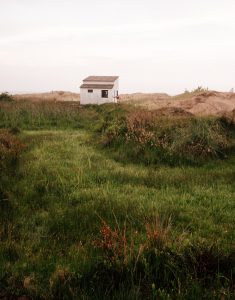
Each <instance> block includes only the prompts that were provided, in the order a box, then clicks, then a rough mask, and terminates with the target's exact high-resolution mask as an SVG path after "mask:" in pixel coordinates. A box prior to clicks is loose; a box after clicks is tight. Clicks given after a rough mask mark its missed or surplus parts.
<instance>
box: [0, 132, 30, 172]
mask: <svg viewBox="0 0 235 300" xmlns="http://www.w3.org/2000/svg"><path fill="white" fill-rule="evenodd" d="M24 147H25V146H24V144H23V143H22V142H21V141H20V139H19V138H18V137H16V136H14V135H13V134H11V133H10V132H9V131H7V130H3V129H2V130H0V170H1V172H0V175H1V173H2V174H3V172H5V171H6V170H9V169H11V168H12V167H13V168H14V167H15V166H16V164H17V162H18V158H19V155H20V154H21V152H22V150H23V149H24Z"/></svg>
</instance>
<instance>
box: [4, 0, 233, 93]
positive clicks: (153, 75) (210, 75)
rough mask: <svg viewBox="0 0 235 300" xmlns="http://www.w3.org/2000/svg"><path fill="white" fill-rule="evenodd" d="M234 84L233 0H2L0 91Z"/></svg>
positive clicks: (170, 89)
mask: <svg viewBox="0 0 235 300" xmlns="http://www.w3.org/2000/svg"><path fill="white" fill-rule="evenodd" d="M88 75H119V76H120V92H138V91H142V92H168V93H170V94H175V93H179V92H183V91H184V89H185V88H187V89H193V88H195V87H197V86H199V85H202V86H205V87H209V88H211V89H217V90H225V91H227V90H229V89H231V88H232V87H234V88H235V0H223V1H222V0H177V1H175V0H145V1H144V0H99V1H98V0H89V1H85V0H83V1H82V0H66V1H65V0H40V1H39V0H0V91H10V92H12V91H35V92H36V91H50V90H70V91H75V92H79V86H80V84H81V81H82V79H83V78H84V77H86V76H88Z"/></svg>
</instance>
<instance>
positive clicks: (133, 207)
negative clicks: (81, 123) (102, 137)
mask: <svg viewBox="0 0 235 300" xmlns="http://www.w3.org/2000/svg"><path fill="white" fill-rule="evenodd" d="M23 139H24V141H25V143H26V145H27V150H26V152H25V153H24V155H23V158H22V161H21V165H20V172H19V174H18V175H17V178H16V179H15V181H14V182H12V185H13V188H12V192H11V195H10V197H11V198H10V200H11V201H10V204H9V207H8V208H7V209H8V218H7V223H8V224H7V226H6V228H7V229H6V230H7V233H6V236H7V238H6V239H5V241H4V242H3V243H2V246H1V250H0V270H1V271H0V275H1V278H5V276H6V275H5V274H14V276H13V275H12V278H11V280H13V283H12V287H14V289H15V286H17V285H19V286H20V287H21V286H22V282H23V289H26V290H27V291H29V293H31V294H37V295H41V296H42V297H45V298H48V297H49V296H48V295H50V294H48V291H47V290H46V289H45V288H44V287H45V286H48V283H49V282H50V284H49V286H53V282H54V281H53V280H54V278H56V276H57V277H58V276H59V275H58V274H59V272H60V270H61V269H63V270H64V271H63V272H65V273H66V272H67V271H66V270H69V271H68V272H72V273H73V272H74V273H78V274H82V273H83V271H84V270H86V269H87V268H89V265H92V264H93V263H94V261H96V259H97V257H96V256H95V254H94V250H93V247H92V242H93V241H94V240H95V238H96V237H97V235H98V234H99V226H100V224H101V219H102V220H105V221H106V222H107V223H108V224H111V225H113V226H115V224H117V223H118V224H119V226H123V224H124V223H127V224H128V225H127V228H128V232H138V233H139V240H140V243H141V239H142V233H143V235H144V233H145V227H144V224H145V223H146V222H147V221H149V220H153V219H154V218H156V216H157V217H158V216H159V217H160V218H161V219H162V220H170V223H171V234H172V236H173V239H179V240H182V243H184V244H190V243H193V242H198V241H200V242H202V241H204V242H205V243H208V244H209V243H212V242H213V243H214V242H215V243H217V244H218V245H219V247H220V248H223V249H224V250H225V251H226V250H228V251H231V247H232V242H233V241H234V237H235V236H234V225H235V224H234V220H235V209H234V199H235V186H234V182H235V173H234V170H235V158H234V157H232V158H230V159H229V160H227V161H223V162H219V161H218V162H214V163H210V164H207V165H206V166H204V167H184V168H180V167H175V168H172V167H166V166H155V167H149V166H143V165H137V164H126V163H123V162H120V161H119V162H118V161H115V160H114V159H112V153H109V155H107V152H105V151H108V150H105V151H102V152H101V151H99V150H97V149H96V148H94V146H93V145H92V144H91V143H90V137H89V134H88V133H86V132H85V131H82V130H77V131H69V130H67V131H53V130H51V131H26V132H24V133H23ZM61 276H62V275H61ZM64 276H65V275H64ZM27 278H28V284H27V282H25V280H26V279H27ZM26 281H27V280H26ZM20 282H21V283H20ZM4 284H6V285H9V282H8V283H6V282H5V283H3V284H2V286H4ZM51 293H52V291H51ZM84 299H85V298H84Z"/></svg>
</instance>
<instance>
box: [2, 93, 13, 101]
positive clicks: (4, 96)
mask: <svg viewBox="0 0 235 300" xmlns="http://www.w3.org/2000/svg"><path fill="white" fill-rule="evenodd" d="M13 101H14V99H13V97H12V96H11V95H10V94H8V93H2V94H0V102H13Z"/></svg>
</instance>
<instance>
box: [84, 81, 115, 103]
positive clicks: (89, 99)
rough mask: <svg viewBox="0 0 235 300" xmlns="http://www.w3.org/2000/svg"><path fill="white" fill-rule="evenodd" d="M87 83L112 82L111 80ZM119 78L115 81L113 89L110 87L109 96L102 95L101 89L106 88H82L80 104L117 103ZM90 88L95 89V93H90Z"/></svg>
mask: <svg viewBox="0 0 235 300" xmlns="http://www.w3.org/2000/svg"><path fill="white" fill-rule="evenodd" d="M86 84H112V83H110V82H102V83H101V82H94V81H92V82H88V81H86ZM118 88H119V86H118V80H116V81H115V82H114V87H113V89H108V98H102V97H101V91H102V90H105V89H92V88H89V89H88V88H81V89H80V104H82V105H85V104H103V103H115V102H117V99H116V98H114V97H116V95H117V91H118ZM88 90H93V93H88Z"/></svg>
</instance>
